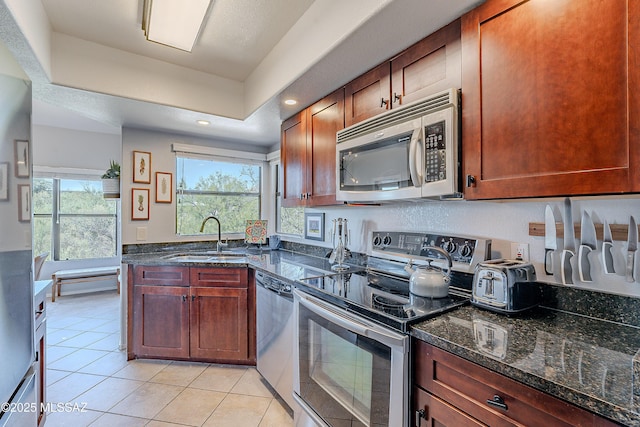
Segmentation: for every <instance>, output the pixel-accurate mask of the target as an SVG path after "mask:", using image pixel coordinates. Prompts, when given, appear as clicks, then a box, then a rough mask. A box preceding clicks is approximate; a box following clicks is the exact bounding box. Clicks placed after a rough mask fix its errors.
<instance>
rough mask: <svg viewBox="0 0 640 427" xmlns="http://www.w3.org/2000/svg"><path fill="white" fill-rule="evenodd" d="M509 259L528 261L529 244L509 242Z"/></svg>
mask: <svg viewBox="0 0 640 427" xmlns="http://www.w3.org/2000/svg"><path fill="white" fill-rule="evenodd" d="M511 259H516V260H518V261H529V244H528V243H516V242H511Z"/></svg>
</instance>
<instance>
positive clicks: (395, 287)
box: [301, 231, 491, 332]
mask: <svg viewBox="0 0 640 427" xmlns="http://www.w3.org/2000/svg"><path fill="white" fill-rule="evenodd" d="M371 245H372V249H371V251H370V255H369V260H368V265H367V268H366V270H357V271H354V272H349V271H347V272H343V273H338V274H332V275H325V276H321V277H312V278H307V279H303V280H301V282H302V283H303V284H304V285H305V287H304V289H303V291H304V292H307V293H310V294H311V295H314V296H315V297H317V298H319V299H322V300H325V301H327V302H329V303H331V304H333V305H335V306H337V307H340V308H343V309H345V310H348V311H351V312H354V313H357V314H359V315H361V316H363V317H365V318H368V319H370V320H373V321H375V322H378V323H381V324H383V325H385V326H388V327H390V328H392V329H395V330H398V331H401V332H407V330H408V328H409V326H410V325H411V324H413V323H416V322H420V321H422V320H425V319H427V318H429V317H433V316H435V315H438V314H440V313H443V312H446V311H449V310H452V309H454V308H456V307H459V306H461V305H464V304H467V303H468V302H469V301H470V298H471V286H472V282H473V271H474V269H475V267H476V265H477V264H478V262H481V261H485V260H487V259H489V258H490V257H491V240H488V239H482V238H477V237H468V236H452V235H443V234H436V233H415V232H384V231H377V232H373V233H372V235H371ZM429 246H439V247H441V248H443V249H445V250H446V251H447V252H448V253H449V255H450V256H451V258H452V260H453V268H452V274H451V283H450V286H449V295H448V296H447V297H446V298H423V297H420V296H417V295H413V294H411V293H410V292H409V277H410V274H409V273H408V272H407V271H406V270H405V269H404V267H405V266H406V265H407V263H409V262H412V263H413V264H416V265H419V264H424V263H425V262H426V261H425V260H426V259H432V260H434V261H433V262H432V264H433V265H438V264H439V261H438V259H439V255H438V254H437V253H436V252H431V251H429V249H428V247H429ZM442 262H444V260H442Z"/></svg>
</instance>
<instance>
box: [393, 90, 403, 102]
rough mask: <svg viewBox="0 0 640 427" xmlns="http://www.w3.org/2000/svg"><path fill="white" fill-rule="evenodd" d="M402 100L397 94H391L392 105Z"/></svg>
mask: <svg viewBox="0 0 640 427" xmlns="http://www.w3.org/2000/svg"><path fill="white" fill-rule="evenodd" d="M401 99H402V95H398V94H397V93H395V92H393V103H394V104H395V103H396V101H400V100H401Z"/></svg>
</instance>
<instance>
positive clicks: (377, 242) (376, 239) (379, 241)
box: [373, 234, 382, 246]
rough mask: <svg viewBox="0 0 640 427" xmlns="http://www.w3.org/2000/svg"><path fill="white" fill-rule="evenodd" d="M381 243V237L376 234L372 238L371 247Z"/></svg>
mask: <svg viewBox="0 0 640 427" xmlns="http://www.w3.org/2000/svg"><path fill="white" fill-rule="evenodd" d="M381 243H382V237H380V235H379V234H376V235H375V236H373V246H380V244H381Z"/></svg>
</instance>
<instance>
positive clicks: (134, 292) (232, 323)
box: [128, 266, 255, 364]
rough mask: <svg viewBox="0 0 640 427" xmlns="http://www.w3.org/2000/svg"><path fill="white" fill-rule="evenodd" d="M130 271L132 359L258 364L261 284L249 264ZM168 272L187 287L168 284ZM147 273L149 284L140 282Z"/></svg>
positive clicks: (169, 276) (140, 267)
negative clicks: (254, 294)
mask: <svg viewBox="0 0 640 427" xmlns="http://www.w3.org/2000/svg"><path fill="white" fill-rule="evenodd" d="M146 269H150V271H144V270H146ZM185 269H186V270H187V271H184V270H185ZM140 270H142V271H140ZM174 270H175V271H174ZM129 272H130V275H129V277H131V278H132V284H131V285H130V286H129V296H130V298H131V299H130V304H129V319H130V321H129V354H128V357H129V359H132V358H166V359H180V360H201V361H211V362H220V363H241V364H253V363H255V337H253V336H252V335H255V326H254V325H253V324H254V323H255V307H254V306H255V299H254V298H253V297H252V296H251V293H252V292H254V291H255V287H254V286H253V283H250V281H249V278H250V277H253V276H252V275H251V276H250V275H249V274H248V269H247V268H207V267H158V266H135V267H133V266H132V267H130V269H129ZM163 275H166V276H167V277H168V278H169V280H168V282H169V283H176V282H180V281H181V283H183V285H182V286H167V285H166V284H164V283H165V282H164V281H163V280H162V276H163ZM141 277H142V278H145V277H146V278H145V279H144V280H143V283H146V284H142V285H141V284H139V283H138V281H137V279H138V278H141ZM149 277H154V278H155V279H153V280H155V281H156V282H155V283H156V284H149V279H148V278H149Z"/></svg>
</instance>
